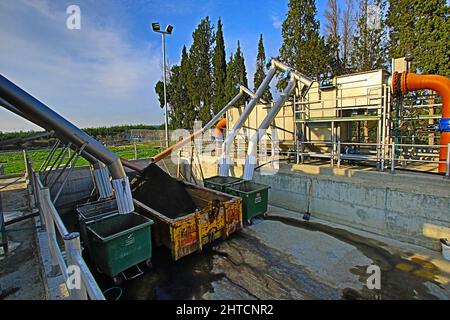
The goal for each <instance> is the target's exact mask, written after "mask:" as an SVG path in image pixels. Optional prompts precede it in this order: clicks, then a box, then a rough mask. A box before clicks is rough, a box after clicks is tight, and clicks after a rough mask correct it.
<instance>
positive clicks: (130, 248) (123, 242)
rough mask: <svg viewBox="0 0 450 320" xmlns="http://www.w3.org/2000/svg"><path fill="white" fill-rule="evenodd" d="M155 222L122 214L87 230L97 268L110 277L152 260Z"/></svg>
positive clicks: (137, 215)
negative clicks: (152, 226) (152, 233)
mask: <svg viewBox="0 0 450 320" xmlns="http://www.w3.org/2000/svg"><path fill="white" fill-rule="evenodd" d="M152 224H153V221H152V220H150V219H148V218H146V217H144V216H141V215H140V214H137V213H129V214H119V215H116V216H113V217H109V218H106V219H103V220H100V221H98V222H96V223H93V224H91V225H88V226H87V231H88V237H89V241H88V245H89V251H90V253H91V256H92V259H93V260H94V263H95V264H96V266H97V268H98V269H99V270H100V271H101V272H103V273H105V274H106V275H108V276H110V277H113V278H114V277H116V276H117V275H118V274H119V273H121V272H123V271H125V270H127V269H129V268H131V267H133V266H136V265H137V264H139V263H141V262H143V261H145V262H146V263H147V265H150V261H151V257H152V243H151V225H152Z"/></svg>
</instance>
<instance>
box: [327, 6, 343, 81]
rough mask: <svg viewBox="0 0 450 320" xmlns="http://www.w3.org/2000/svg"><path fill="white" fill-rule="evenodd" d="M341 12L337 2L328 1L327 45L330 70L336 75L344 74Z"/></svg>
mask: <svg viewBox="0 0 450 320" xmlns="http://www.w3.org/2000/svg"><path fill="white" fill-rule="evenodd" d="M339 17H340V10H339V7H338V3H337V0H328V5H327V10H326V11H325V19H326V25H325V30H326V44H327V46H328V49H329V55H330V70H331V71H332V72H333V74H335V75H339V74H341V73H342V60H341V53H340V43H341V37H340V36H339Z"/></svg>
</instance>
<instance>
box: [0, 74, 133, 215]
mask: <svg viewBox="0 0 450 320" xmlns="http://www.w3.org/2000/svg"><path fill="white" fill-rule="evenodd" d="M0 97H2V98H3V99H4V101H6V102H7V103H8V104H9V105H10V106H12V107H13V108H16V109H17V110H18V111H19V112H20V113H22V114H23V115H27V117H30V118H31V119H33V122H35V123H37V124H39V125H44V127H45V128H47V129H52V130H54V131H55V132H58V133H59V134H61V135H62V136H64V138H66V139H67V140H68V141H69V142H72V143H73V144H75V145H77V146H78V148H82V147H83V146H84V148H85V150H86V152H87V153H88V154H90V155H92V156H94V157H95V158H97V159H99V160H100V161H102V162H103V163H104V164H105V165H107V166H108V169H109V172H110V173H111V176H112V178H113V181H112V183H113V186H114V190H115V192H116V200H117V204H118V208H119V212H120V213H130V212H133V211H134V205H133V199H132V196H131V189H130V184H129V181H128V177H127V176H126V174H125V170H124V168H123V166H122V163H121V162H120V158H119V157H118V156H117V155H116V154H115V153H114V152H112V151H110V150H109V149H108V148H106V147H104V146H103V145H102V144H101V143H100V142H99V141H97V140H95V139H94V138H92V137H91V136H90V135H88V134H87V133H85V132H84V131H82V130H81V129H79V128H78V127H76V126H75V125H73V124H72V123H70V122H69V121H67V120H66V119H65V118H63V117H62V116H60V115H59V114H57V113H56V112H54V111H53V110H51V109H50V108H49V107H47V106H46V105H45V104H43V103H42V102H40V101H39V100H37V99H36V98H34V97H33V96H31V95H30V94H28V93H27V92H26V91H24V90H23V89H21V88H19V87H18V86H16V85H15V84H14V83H12V82H11V81H9V80H8V79H7V78H5V77H4V76H3V75H0Z"/></svg>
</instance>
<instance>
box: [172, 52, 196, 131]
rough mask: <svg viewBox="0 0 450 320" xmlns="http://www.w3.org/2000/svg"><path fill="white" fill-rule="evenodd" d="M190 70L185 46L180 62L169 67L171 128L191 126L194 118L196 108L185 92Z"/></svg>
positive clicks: (187, 127)
mask: <svg viewBox="0 0 450 320" xmlns="http://www.w3.org/2000/svg"><path fill="white" fill-rule="evenodd" d="M189 72H190V68H189V57H188V54H187V50H186V47H185V46H184V47H183V51H182V54H181V63H180V65H179V66H173V67H172V69H171V76H170V81H169V83H168V86H167V92H168V96H169V100H168V101H169V103H170V113H169V116H170V120H171V126H172V128H173V129H177V128H186V129H189V128H192V126H193V125H194V120H195V119H196V116H197V115H196V110H195V108H194V107H193V105H192V103H191V100H190V98H189V95H188V92H187V85H186V82H187V79H188V75H189Z"/></svg>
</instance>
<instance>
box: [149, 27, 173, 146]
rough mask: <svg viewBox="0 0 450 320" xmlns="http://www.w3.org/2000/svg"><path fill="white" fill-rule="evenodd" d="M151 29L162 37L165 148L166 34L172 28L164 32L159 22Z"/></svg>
mask: <svg viewBox="0 0 450 320" xmlns="http://www.w3.org/2000/svg"><path fill="white" fill-rule="evenodd" d="M152 29H153V31H154V32H157V33H161V35H162V52H163V84H164V114H165V116H164V125H165V126H164V129H165V136H166V147H169V114H168V112H167V91H166V34H169V35H170V34H172V31H173V26H172V25H170V24H169V25H167V26H166V29H165V31H163V30H161V26H160V25H159V22H153V23H152Z"/></svg>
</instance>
